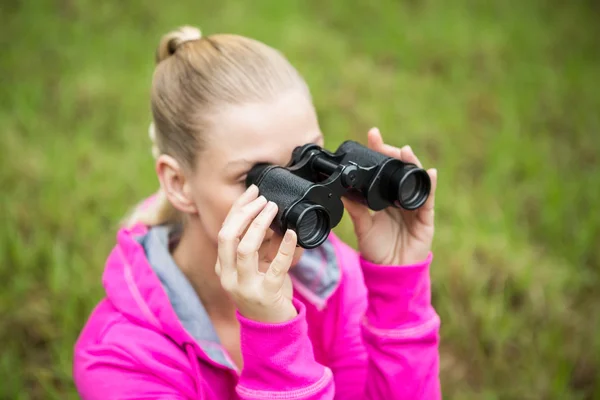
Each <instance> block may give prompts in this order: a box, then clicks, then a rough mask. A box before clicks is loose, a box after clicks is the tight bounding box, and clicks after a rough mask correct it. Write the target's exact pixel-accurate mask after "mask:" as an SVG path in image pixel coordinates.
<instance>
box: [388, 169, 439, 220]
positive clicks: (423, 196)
mask: <svg viewBox="0 0 600 400" xmlns="http://www.w3.org/2000/svg"><path fill="white" fill-rule="evenodd" d="M396 182H397V186H396ZM392 185H394V186H396V190H394V191H395V192H396V196H397V197H396V199H397V201H398V203H400V206H401V207H402V208H404V209H406V210H415V209H417V208H419V207H421V206H422V205H423V203H425V201H426V200H427V197H429V191H430V190H431V180H430V179H429V175H428V174H427V172H426V171H425V170H423V169H421V168H417V167H416V166H410V165H408V166H406V167H405V168H402V169H400V170H399V171H397V172H396V173H395V174H394V176H393V178H392Z"/></svg>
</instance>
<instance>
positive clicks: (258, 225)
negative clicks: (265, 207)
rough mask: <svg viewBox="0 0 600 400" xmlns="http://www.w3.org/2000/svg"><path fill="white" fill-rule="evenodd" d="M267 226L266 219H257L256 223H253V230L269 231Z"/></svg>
mask: <svg viewBox="0 0 600 400" xmlns="http://www.w3.org/2000/svg"><path fill="white" fill-rule="evenodd" d="M267 226H268V224H267V221H265V219H264V218H257V219H255V220H254V221H252V228H254V229H258V230H265V229H267Z"/></svg>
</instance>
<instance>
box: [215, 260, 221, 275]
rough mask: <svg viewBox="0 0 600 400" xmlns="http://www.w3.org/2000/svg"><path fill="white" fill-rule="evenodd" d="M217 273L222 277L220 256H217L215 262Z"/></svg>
mask: <svg viewBox="0 0 600 400" xmlns="http://www.w3.org/2000/svg"><path fill="white" fill-rule="evenodd" d="M215 274H217V276H218V277H219V278H220V277H221V263H220V262H219V258H218V257H217V262H216V263H215Z"/></svg>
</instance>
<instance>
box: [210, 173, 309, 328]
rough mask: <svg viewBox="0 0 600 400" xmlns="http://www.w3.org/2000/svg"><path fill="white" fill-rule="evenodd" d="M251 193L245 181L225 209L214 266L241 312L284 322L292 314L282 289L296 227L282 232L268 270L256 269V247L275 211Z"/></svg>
mask: <svg viewBox="0 0 600 400" xmlns="http://www.w3.org/2000/svg"><path fill="white" fill-rule="evenodd" d="M257 196H258V188H257V187H256V186H255V185H252V186H250V187H249V188H248V190H246V192H245V193H244V194H243V195H242V196H241V197H240V198H239V199H238V200H237V201H236V202H235V203H234V204H233V206H232V208H231V210H230V211H229V214H227V217H226V218H225V221H224V222H223V226H222V228H221V230H220V232H219V243H218V258H217V263H216V266H215V272H216V273H217V275H218V276H219V278H220V279H221V285H222V286H223V288H224V289H225V290H226V291H227V292H228V293H229V294H230V295H231V297H232V299H233V301H234V302H235V304H236V306H237V308H238V311H239V313H240V314H241V315H242V316H244V317H246V318H248V319H251V320H255V321H258V322H265V323H280V322H285V321H288V320H290V319H293V318H294V317H295V316H296V315H297V314H298V313H297V311H296V308H295V307H294V305H293V304H292V301H291V299H290V298H289V296H286V295H285V289H284V286H285V284H286V277H287V272H288V270H289V269H290V266H291V264H292V260H293V257H294V252H295V250H296V233H295V232H294V231H292V230H288V231H287V232H286V234H285V236H284V238H283V241H282V242H281V245H280V246H279V251H278V252H277V255H276V256H275V258H274V259H273V261H272V262H271V264H270V265H269V268H268V270H267V271H266V272H264V273H263V272H260V271H259V268H258V264H259V254H258V250H259V248H260V246H261V244H262V242H263V240H264V237H265V234H266V233H267V230H268V229H269V227H270V225H271V222H272V221H273V218H275V216H276V215H277V205H276V204H275V203H273V202H267V200H266V199H265V198H264V197H263V196H260V197H257ZM244 232H245V233H244ZM287 281H289V279H287Z"/></svg>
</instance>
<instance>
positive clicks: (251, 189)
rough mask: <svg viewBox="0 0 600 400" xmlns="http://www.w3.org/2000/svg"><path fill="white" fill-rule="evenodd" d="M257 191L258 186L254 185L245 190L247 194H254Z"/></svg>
mask: <svg viewBox="0 0 600 400" xmlns="http://www.w3.org/2000/svg"><path fill="white" fill-rule="evenodd" d="M257 190H258V186H256V185H255V184H252V185H250V186H248V189H247V190H246V191H247V192H256V191H257Z"/></svg>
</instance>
